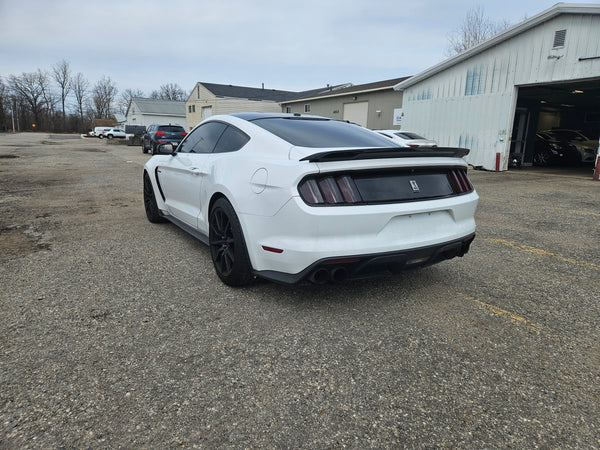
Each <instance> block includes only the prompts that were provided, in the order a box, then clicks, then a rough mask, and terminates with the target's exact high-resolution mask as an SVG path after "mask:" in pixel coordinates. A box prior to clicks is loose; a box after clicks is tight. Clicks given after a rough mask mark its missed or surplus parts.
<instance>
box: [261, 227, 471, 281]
mask: <svg viewBox="0 0 600 450" xmlns="http://www.w3.org/2000/svg"><path fill="white" fill-rule="evenodd" d="M474 239H475V234H471V235H469V236H465V237H464V238H462V239H458V240H455V241H452V242H445V243H443V244H438V245H432V246H428V247H422V248H417V249H411V250H405V251H398V252H386V253H378V254H371V255H360V256H346V257H343V258H326V259H322V260H320V261H317V262H316V263H314V264H312V265H311V266H309V267H307V268H306V269H305V270H303V271H302V272H300V273H296V274H289V273H284V272H278V271H273V270H264V271H256V272H255V273H256V275H258V276H260V277H262V278H266V279H269V280H272V281H276V282H279V283H284V284H296V283H301V282H303V281H309V282H311V283H315V284H325V283H328V282H342V281H346V280H352V279H362V278H371V277H375V276H385V275H394V274H397V273H400V272H403V271H407V270H413V269H418V268H422V267H426V266H430V265H432V264H436V263H439V262H441V261H445V260H447V259H452V258H455V257H457V256H458V257H462V256H464V255H465V254H466V253H467V252H468V251H469V247H470V245H471V243H472V242H473V240H474Z"/></svg>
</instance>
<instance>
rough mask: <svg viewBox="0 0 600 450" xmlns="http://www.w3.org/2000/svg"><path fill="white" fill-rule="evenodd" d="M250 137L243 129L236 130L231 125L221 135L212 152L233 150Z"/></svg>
mask: <svg viewBox="0 0 600 450" xmlns="http://www.w3.org/2000/svg"><path fill="white" fill-rule="evenodd" d="M249 140H250V138H249V137H248V136H247V135H246V133H244V132H243V131H240V130H238V129H237V128H235V127H232V126H231V125H230V126H228V127H227V129H226V130H225V131H224V132H223V134H222V135H221V139H219V142H217V145H216V147H215V149H214V150H213V153H226V152H235V151H238V150H239V149H240V148H242V147H243V146H244V145H246V143H247V142H248V141H249Z"/></svg>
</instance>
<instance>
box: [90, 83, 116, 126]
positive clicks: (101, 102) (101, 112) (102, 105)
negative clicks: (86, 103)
mask: <svg viewBox="0 0 600 450" xmlns="http://www.w3.org/2000/svg"><path fill="white" fill-rule="evenodd" d="M116 96H117V86H116V85H115V83H114V82H113V81H112V80H111V79H110V77H106V76H104V77H102V79H101V80H100V81H98V82H97V83H96V84H95V85H94V88H93V89H92V102H93V107H94V113H95V114H96V117H97V118H98V119H108V118H110V115H111V113H112V104H113V102H114V101H115V98H116Z"/></svg>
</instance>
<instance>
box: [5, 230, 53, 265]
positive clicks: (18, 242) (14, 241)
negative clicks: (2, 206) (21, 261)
mask: <svg viewBox="0 0 600 450" xmlns="http://www.w3.org/2000/svg"><path fill="white" fill-rule="evenodd" d="M49 247H50V246H49V245H48V244H41V243H38V242H37V239H36V238H35V237H33V236H31V235H30V234H28V233H27V232H26V230H22V229H19V228H5V229H3V230H0V255H1V256H0V258H3V259H4V258H11V257H15V256H23V255H28V254H30V253H34V252H38V251H40V250H48V249H49Z"/></svg>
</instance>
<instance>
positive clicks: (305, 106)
mask: <svg viewBox="0 0 600 450" xmlns="http://www.w3.org/2000/svg"><path fill="white" fill-rule="evenodd" d="M304 112H305V113H308V112H310V104H309V105H304Z"/></svg>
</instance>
